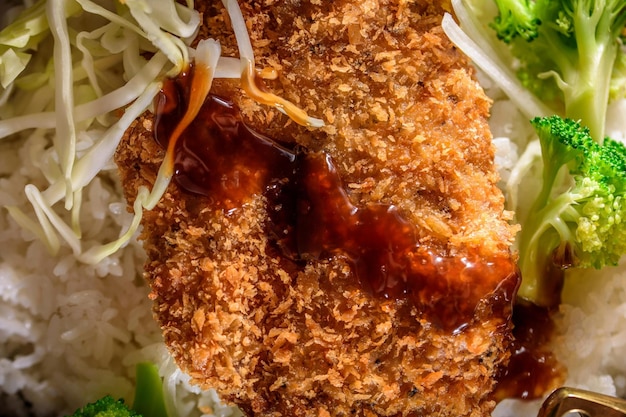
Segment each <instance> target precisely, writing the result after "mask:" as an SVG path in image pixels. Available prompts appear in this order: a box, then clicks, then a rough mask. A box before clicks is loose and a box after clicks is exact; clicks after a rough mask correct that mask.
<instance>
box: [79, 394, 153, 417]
mask: <svg viewBox="0 0 626 417" xmlns="http://www.w3.org/2000/svg"><path fill="white" fill-rule="evenodd" d="M69 417H141V415H140V414H138V413H136V412H135V411H133V410H131V409H130V408H128V406H126V404H124V400H121V399H120V400H116V399H114V398H113V397H111V396H110V395H107V396H105V397H102V398H100V399H99V400H96V401H94V402H92V403H89V404H87V405H86V406H84V407H83V408H80V409H78V410H76V411H75V412H74V414H72V415H71V416H69Z"/></svg>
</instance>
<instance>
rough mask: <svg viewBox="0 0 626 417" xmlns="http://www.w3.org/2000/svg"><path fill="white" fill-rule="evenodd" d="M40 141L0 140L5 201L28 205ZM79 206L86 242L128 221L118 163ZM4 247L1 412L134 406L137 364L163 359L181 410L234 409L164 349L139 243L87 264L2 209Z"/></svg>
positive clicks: (17, 416)
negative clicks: (104, 402) (113, 402)
mask: <svg viewBox="0 0 626 417" xmlns="http://www.w3.org/2000/svg"><path fill="white" fill-rule="evenodd" d="M41 145H42V144H41V143H40V142H39V141H38V140H37V139H34V138H31V139H28V140H26V141H16V142H13V143H0V204H1V205H3V206H4V205H17V206H19V207H20V208H21V209H23V210H24V211H25V212H29V211H30V209H29V207H30V206H29V203H28V201H27V200H26V198H25V196H24V192H23V190H24V186H25V185H26V184H27V183H33V184H43V183H44V179H43V178H42V177H41V174H40V172H41V171H40V170H39V169H38V168H37V167H35V166H33V165H32V163H31V160H32V158H30V157H29V155H31V152H38V151H40V149H41V148H40V147H41ZM83 208H84V209H83V210H82V215H83V218H82V219H81V221H82V223H83V231H84V234H85V235H84V236H83V239H84V240H86V241H90V240H97V241H99V242H106V241H111V240H113V239H115V238H116V237H117V236H116V233H118V231H119V230H120V226H121V225H122V224H123V223H124V222H128V221H130V215H128V214H127V213H126V212H125V203H123V202H122V198H121V193H120V190H119V186H118V181H117V179H116V170H115V169H114V167H111V170H109V171H108V172H105V173H103V174H102V175H101V176H100V177H99V178H98V179H97V180H95V181H94V182H93V183H92V184H90V185H89V186H88V188H87V189H86V190H85V191H84V195H83ZM0 248H1V249H0V300H1V301H0V416H14V417H22V416H52V415H54V416H63V415H67V414H71V413H73V412H74V411H75V410H76V409H77V408H79V407H81V406H83V405H85V404H86V403H88V402H91V401H94V400H96V399H98V398H100V397H102V396H104V395H106V394H110V395H113V396H114V397H116V398H124V399H125V400H126V403H127V404H131V403H132V400H133V395H134V379H135V365H136V364H137V363H138V362H141V361H152V362H154V363H156V364H157V365H158V367H159V371H160V373H161V375H162V376H164V378H165V385H166V386H165V388H166V390H167V391H168V396H170V397H171V398H173V401H172V404H170V407H171V408H173V409H175V410H176V413H177V414H178V415H180V416H198V415H202V414H203V412H205V413H207V414H206V415H215V416H229V415H234V414H235V410H233V409H230V408H229V407H225V406H224V405H222V404H221V403H219V400H218V398H217V396H216V395H215V393H214V392H206V393H203V394H202V395H200V394H198V392H199V390H198V389H197V388H193V387H191V386H190V385H189V384H188V383H187V380H188V378H187V377H186V376H185V375H183V374H182V373H181V372H180V370H178V368H177V367H176V366H175V364H174V363H173V361H172V359H171V357H170V356H169V354H168V353H167V350H166V348H165V346H164V344H163V341H162V336H161V333H160V330H159V328H158V326H157V324H156V322H155V321H154V319H153V317H152V310H151V301H150V300H149V299H148V297H147V295H148V292H149V290H148V288H147V286H146V285H145V284H144V282H143V278H142V268H143V261H144V258H145V255H144V253H143V249H142V248H141V245H140V244H139V243H138V242H137V241H136V240H133V241H132V242H131V243H130V244H129V245H128V246H127V247H126V248H123V249H122V250H120V251H119V252H118V253H116V254H115V255H113V256H111V257H109V258H107V259H105V260H104V261H102V262H100V263H99V264H97V265H85V264H81V263H78V262H77V261H76V260H75V258H74V256H73V255H72V253H71V251H69V249H68V248H63V249H62V250H61V253H60V254H59V255H58V256H56V257H52V256H50V254H49V253H48V251H47V249H46V248H45V246H44V245H43V244H42V243H41V242H40V241H39V240H37V239H35V237H34V236H33V235H32V234H31V233H29V232H26V231H24V230H23V229H22V228H20V227H19V226H18V225H17V224H16V223H15V222H14V221H13V219H12V218H10V216H9V215H8V213H7V211H6V210H4V209H2V210H1V211H0ZM211 412H212V413H211Z"/></svg>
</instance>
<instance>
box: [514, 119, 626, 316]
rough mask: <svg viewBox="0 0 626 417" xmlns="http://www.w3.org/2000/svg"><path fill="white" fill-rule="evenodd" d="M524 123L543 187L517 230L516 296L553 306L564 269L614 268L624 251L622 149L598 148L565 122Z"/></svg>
mask: <svg viewBox="0 0 626 417" xmlns="http://www.w3.org/2000/svg"><path fill="white" fill-rule="evenodd" d="M532 124H533V126H534V127H535V129H536V131H537V134H538V136H539V141H540V143H541V150H542V160H543V185H542V189H541V191H540V192H539V195H538V197H537V199H536V201H535V203H534V204H533V206H532V208H531V210H530V213H529V214H528V216H527V219H526V221H525V222H523V224H522V232H521V235H520V239H519V253H520V260H519V267H520V271H521V274H522V284H521V287H520V290H519V295H520V296H521V297H522V298H525V299H527V300H530V301H532V302H534V303H535V304H538V305H543V306H548V305H551V304H554V302H556V301H558V295H559V289H560V282H561V278H562V274H563V270H564V269H567V268H570V267H578V268H588V267H594V268H602V267H604V266H607V265H615V264H616V263H617V262H618V260H619V259H620V257H621V256H622V254H624V253H626V222H622V219H624V216H626V207H625V206H624V205H623V204H622V199H623V197H624V194H625V193H626V147H624V145H623V144H621V143H620V142H616V141H614V140H612V139H610V138H606V139H605V140H604V142H603V143H602V144H599V143H598V142H597V141H595V140H594V139H593V138H592V136H591V135H590V131H589V129H588V128H586V127H582V126H581V125H580V124H579V123H578V122H577V121H574V120H572V119H562V118H560V117H558V116H552V117H547V118H535V119H533V120H532ZM563 168H565V171H566V172H563V171H564V170H563ZM562 175H565V177H566V178H564V179H563V178H562ZM563 184H566V185H567V186H569V188H563Z"/></svg>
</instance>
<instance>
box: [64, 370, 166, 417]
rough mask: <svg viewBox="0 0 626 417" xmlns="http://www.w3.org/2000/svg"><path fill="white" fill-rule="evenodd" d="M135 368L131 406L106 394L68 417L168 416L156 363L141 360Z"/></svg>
mask: <svg viewBox="0 0 626 417" xmlns="http://www.w3.org/2000/svg"><path fill="white" fill-rule="evenodd" d="M135 370H136V375H137V387H136V388H135V399H134V401H133V406H132V407H128V406H127V405H126V404H125V403H124V400H122V399H120V400H115V399H114V398H113V397H111V396H110V395H107V396H105V397H102V398H100V399H99V400H97V401H95V402H93V403H90V404H87V405H86V406H84V407H83V408H80V409H78V410H76V412H74V414H72V415H71V416H68V417H168V413H167V407H166V406H165V397H164V395H163V381H162V380H161V377H160V376H159V372H158V369H157V367H156V365H154V364H153V363H150V362H141V363H138V364H137V366H136V368H135Z"/></svg>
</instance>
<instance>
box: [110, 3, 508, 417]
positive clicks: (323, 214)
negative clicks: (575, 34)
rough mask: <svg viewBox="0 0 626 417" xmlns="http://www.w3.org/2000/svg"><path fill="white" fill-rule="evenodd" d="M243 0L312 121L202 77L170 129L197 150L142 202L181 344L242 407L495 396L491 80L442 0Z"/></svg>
mask: <svg viewBox="0 0 626 417" xmlns="http://www.w3.org/2000/svg"><path fill="white" fill-rule="evenodd" d="M197 7H198V8H199V10H201V11H202V13H203V17H204V26H203V27H202V30H201V33H200V37H201V38H214V39H217V40H219V42H220V43H221V45H222V50H223V55H226V56H235V57H236V56H237V44H236V40H235V38H234V36H233V35H232V32H231V30H230V22H229V20H228V14H227V13H226V11H225V10H224V9H223V7H222V5H221V4H218V2H211V3H209V2H206V4H204V3H203V4H200V5H199V6H197ZM240 7H241V9H242V12H243V15H244V17H245V19H246V22H247V26H248V30H249V31H250V38H251V40H252V45H253V48H254V53H255V57H256V64H257V67H258V68H264V67H268V68H273V69H274V70H275V71H276V73H277V77H276V79H273V80H267V79H266V80H264V81H263V83H264V84H265V87H266V88H267V89H269V90H271V91H272V92H274V93H276V94H278V95H280V96H282V97H284V98H286V99H288V100H291V101H292V102H293V103H295V104H297V105H298V106H299V107H301V108H303V109H304V110H306V111H307V112H309V114H312V115H315V116H317V117H322V118H323V119H324V120H325V123H326V124H325V126H324V127H321V128H310V127H303V126H300V125H298V124H296V123H294V122H293V121H291V120H290V119H289V118H288V117H286V116H285V115H283V114H282V113H280V112H279V111H278V110H276V109H275V108H273V107H268V106H266V105H262V104H259V103H257V102H256V101H255V100H253V99H252V98H250V97H248V96H247V95H246V94H245V93H244V92H242V91H241V89H240V85H239V82H237V81H230V80H215V81H214V83H213V86H212V90H211V94H212V95H211V96H210V97H209V98H208V100H207V103H206V104H205V106H204V107H203V110H202V112H201V113H200V115H199V116H198V117H197V118H196V120H195V121H194V122H193V123H192V125H191V126H190V127H189V132H190V133H189V136H190V139H189V140H188V141H187V142H185V143H186V144H185V145H184V146H183V147H186V148H185V149H187V148H190V147H194V146H197V148H194V149H196V151H194V152H196V154H195V155H194V154H193V152H192V154H191V155H189V154H188V155H187V156H186V157H181V158H179V159H177V163H178V164H179V165H178V167H179V170H178V171H179V172H178V177H176V178H175V181H173V182H172V183H171V184H170V185H169V188H168V189H167V192H166V193H165V195H164V197H163V198H162V200H161V201H160V203H159V204H158V205H157V206H156V207H155V208H154V209H153V210H150V211H146V212H145V213H144V218H143V223H142V224H143V232H142V235H141V239H143V241H144V246H145V249H146V252H147V255H148V260H147V263H146V266H145V277H146V279H147V281H148V282H149V284H150V287H151V297H152V298H153V300H154V311H155V316H156V319H157V320H158V322H159V323H160V325H161V327H162V330H163V335H164V338H165V342H166V344H167V345H168V347H169V349H170V351H171V353H172V354H173V356H174V357H175V359H176V361H177V363H178V364H179V366H180V367H181V368H182V369H183V370H184V371H185V372H187V373H188V374H189V375H191V377H192V380H193V382H194V383H196V384H199V385H200V386H202V387H203V388H215V389H216V390H217V391H218V392H219V393H220V395H221V397H222V398H223V399H224V400H226V401H228V402H233V403H235V404H237V405H239V406H240V408H241V409H242V410H243V411H244V412H245V413H246V414H247V415H251V416H252V415H259V416H261V415H262V416H329V415H333V416H374V415H380V416H395V415H441V416H480V415H489V414H490V412H491V411H492V409H493V407H494V405H495V403H494V401H493V399H492V398H491V397H490V393H491V392H492V391H493V389H494V385H495V382H496V381H495V377H496V375H497V372H498V369H499V368H500V367H501V366H502V365H503V364H505V363H506V361H507V359H508V355H509V354H508V352H507V346H508V344H509V342H510V340H511V324H510V315H511V304H512V300H513V298H514V293H515V290H516V285H517V276H516V270H515V266H514V259H513V256H512V254H511V252H510V244H511V242H512V240H513V236H514V234H515V232H516V228H515V227H514V226H511V225H510V224H509V214H508V213H507V212H505V211H504V209H503V204H504V202H503V196H502V194H501V193H500V192H499V190H498V189H497V187H496V183H497V180H498V177H497V173H496V171H495V168H494V163H493V159H494V150H493V147H492V144H491V140H490V139H491V136H490V132H489V130H488V125H487V117H488V112H489V104H490V102H489V100H488V99H487V98H486V96H485V95H484V93H483V91H482V90H481V88H480V87H479V85H478V84H477V82H476V80H475V79H474V77H473V72H472V69H471V67H470V65H469V64H468V61H467V59H466V58H465V57H463V56H462V55H461V54H460V53H459V52H458V51H457V50H456V49H455V48H454V47H453V45H452V44H451V43H450V42H449V41H448V40H447V39H446V37H445V35H444V34H443V32H442V30H441V28H440V22H441V19H442V16H443V13H444V11H445V10H446V6H445V5H443V4H440V2H437V1H432V2H430V1H415V0H412V1H392V0H364V1H348V0H340V1H333V2H320V1H315V0H310V1H307V0H301V1H285V2H275V1H273V0H258V1H252V0H250V1H241V2H240ZM184 86H185V83H184V82H178V84H174V87H172V88H174V90H176V89H177V88H178V89H179V90H176V94H169V93H167V92H164V94H163V95H162V99H163V100H165V101H167V100H174V102H171V103H169V104H166V106H165V107H166V108H165V109H164V110H163V109H162V113H163V114H161V115H159V114H157V117H154V116H153V115H151V114H146V115H145V116H144V117H142V118H140V119H138V120H137V121H136V122H135V123H134V124H133V126H132V127H131V128H130V129H129V130H128V132H127V134H126V135H125V137H124V139H123V141H122V143H121V144H120V146H119V149H118V152H117V154H116V162H117V164H118V166H119V168H120V172H121V177H122V182H123V185H124V188H125V193H126V196H127V198H128V200H129V204H132V203H133V201H134V198H135V195H136V193H137V189H138V188H139V187H140V186H147V187H152V185H153V184H154V181H155V178H156V176H157V171H158V169H159V166H160V164H161V162H162V161H163V158H164V154H165V149H164V146H163V144H162V143H159V138H158V137H159V135H160V136H161V138H162V137H163V136H167V134H168V132H169V131H168V129H170V128H171V126H170V127H168V126H169V125H168V121H167V120H169V119H168V118H170V117H171V118H172V119H173V120H174V121H175V120H177V119H176V118H177V117H178V118H180V114H179V113H180V111H179V110H177V109H178V108H181V107H184V99H183V100H182V101H180V102H177V101H176V98H175V97H180V96H181V95H182V96H184V95H185V90H184ZM181 91H182V92H181ZM172 97H174V98H172ZM166 99H167V100H166ZM176 114H178V116H176ZM172 123H173V122H172ZM155 135H156V136H157V139H156V140H155ZM216 138H217V139H216ZM252 143H254V145H251V144H252ZM194 144H196V145H194ZM183 147H181V150H180V155H182V154H183V153H184V152H183V150H182V148H183ZM185 152H187V151H185ZM199 155H200V156H201V157H200V156H199Z"/></svg>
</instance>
